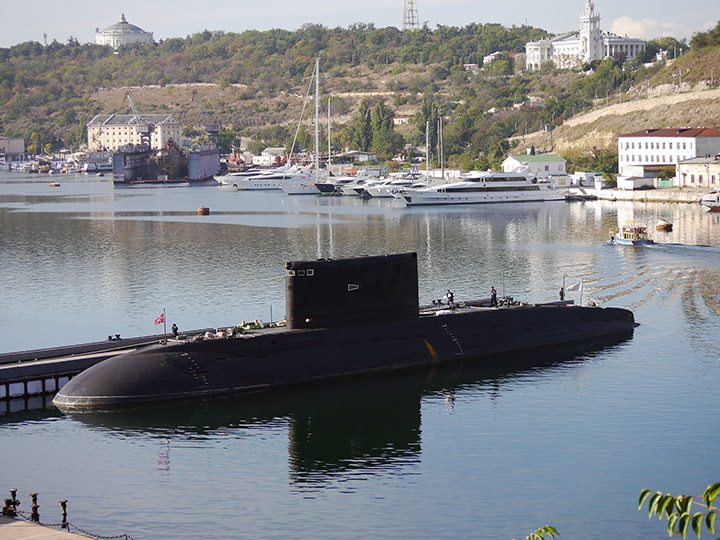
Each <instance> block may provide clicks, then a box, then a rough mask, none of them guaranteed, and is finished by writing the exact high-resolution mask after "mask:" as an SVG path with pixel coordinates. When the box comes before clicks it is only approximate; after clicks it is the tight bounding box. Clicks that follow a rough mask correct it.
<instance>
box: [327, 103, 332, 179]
mask: <svg viewBox="0 0 720 540" xmlns="http://www.w3.org/2000/svg"><path fill="white" fill-rule="evenodd" d="M327 103H328V104H327V107H328V160H327V172H328V173H330V156H331V155H332V148H331V146H330V96H328V102H327Z"/></svg>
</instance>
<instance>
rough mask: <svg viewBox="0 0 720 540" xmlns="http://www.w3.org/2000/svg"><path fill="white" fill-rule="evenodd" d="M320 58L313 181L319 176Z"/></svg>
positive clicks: (316, 75) (316, 62) (316, 60)
mask: <svg viewBox="0 0 720 540" xmlns="http://www.w3.org/2000/svg"><path fill="white" fill-rule="evenodd" d="M319 116H320V58H316V59H315V181H316V182H317V181H318V177H319V174H320V129H319V122H320V118H319Z"/></svg>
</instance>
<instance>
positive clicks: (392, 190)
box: [365, 178, 428, 198]
mask: <svg viewBox="0 0 720 540" xmlns="http://www.w3.org/2000/svg"><path fill="white" fill-rule="evenodd" d="M424 187H428V183H427V181H425V180H421V179H419V178H396V179H394V180H385V181H384V182H379V183H377V184H375V185H373V186H368V187H367V188H365V192H366V193H367V194H368V195H369V196H371V197H379V198H392V197H394V196H395V194H396V193H398V192H400V191H405V190H408V189H421V188H424Z"/></svg>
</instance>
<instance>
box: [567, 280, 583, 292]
mask: <svg viewBox="0 0 720 540" xmlns="http://www.w3.org/2000/svg"><path fill="white" fill-rule="evenodd" d="M582 286H583V282H582V281H578V282H577V283H574V284H573V285H570V286H569V287H568V288H567V290H568V291H580V290H582Z"/></svg>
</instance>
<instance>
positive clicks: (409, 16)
mask: <svg viewBox="0 0 720 540" xmlns="http://www.w3.org/2000/svg"><path fill="white" fill-rule="evenodd" d="M418 28H420V20H419V18H418V10H417V6H416V5H415V0H405V10H404V11H403V23H402V29H403V30H417V29H418Z"/></svg>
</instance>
